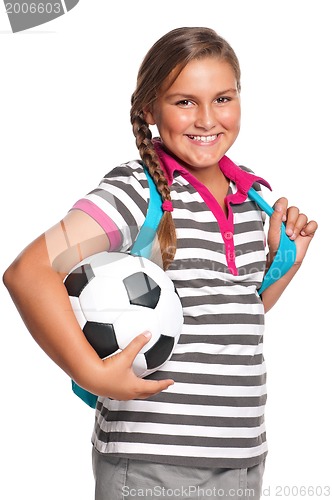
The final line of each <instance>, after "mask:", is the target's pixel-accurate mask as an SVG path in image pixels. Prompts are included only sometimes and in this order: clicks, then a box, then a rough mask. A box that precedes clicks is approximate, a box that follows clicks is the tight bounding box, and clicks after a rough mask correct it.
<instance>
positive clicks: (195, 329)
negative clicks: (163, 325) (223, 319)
mask: <svg viewBox="0 0 332 500" xmlns="http://www.w3.org/2000/svg"><path fill="white" fill-rule="evenodd" d="M263 333H264V325H253V324H250V325H249V324H248V325H247V324H242V323H239V324H236V325H234V324H229V325H222V324H220V325H215V324H212V325H197V324H195V325H183V329H182V332H181V335H185V334H188V335H195V334H197V335H203V334H204V335H206V336H208V335H259V336H261V335H263Z"/></svg>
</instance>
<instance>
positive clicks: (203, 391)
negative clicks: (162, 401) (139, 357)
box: [167, 382, 266, 398]
mask: <svg viewBox="0 0 332 500" xmlns="http://www.w3.org/2000/svg"><path fill="white" fill-rule="evenodd" d="M167 392H171V393H172V394H191V395H194V396H195V395H197V396H219V397H243V398H254V397H260V396H264V395H265V394H266V384H263V385H257V386H256V385H254V386H252V385H250V386H242V385H241V386H228V385H204V384H183V383H182V382H176V384H173V385H171V386H170V387H168V389H167Z"/></svg>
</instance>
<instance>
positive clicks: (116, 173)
mask: <svg viewBox="0 0 332 500" xmlns="http://www.w3.org/2000/svg"><path fill="white" fill-rule="evenodd" d="M135 172H136V173H138V174H142V173H143V172H144V170H143V167H142V166H141V165H140V163H138V162H137V163H135V164H133V163H131V164H130V165H129V164H126V163H124V164H122V165H118V166H117V167H115V168H113V169H112V170H110V172H108V173H107V174H106V175H105V176H104V179H111V178H112V177H129V176H131V175H132V174H133V173H135ZM145 182H146V187H147V185H148V182H147V181H145Z"/></svg>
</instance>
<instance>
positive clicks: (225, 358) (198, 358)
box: [172, 352, 264, 366]
mask: <svg viewBox="0 0 332 500" xmlns="http://www.w3.org/2000/svg"><path fill="white" fill-rule="evenodd" d="M263 360H264V358H263V355H262V354H255V355H254V356H247V355H242V356H235V355H232V354H206V353H203V352H186V353H184V354H173V356H172V361H181V362H183V363H206V364H208V365H209V364H210V365H215V364H218V365H243V366H248V365H250V366H254V365H261V364H262V362H263Z"/></svg>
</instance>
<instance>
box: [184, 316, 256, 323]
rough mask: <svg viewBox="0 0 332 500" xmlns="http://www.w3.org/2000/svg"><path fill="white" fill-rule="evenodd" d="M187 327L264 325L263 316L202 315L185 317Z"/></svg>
mask: <svg viewBox="0 0 332 500" xmlns="http://www.w3.org/2000/svg"><path fill="white" fill-rule="evenodd" d="M184 323H185V325H197V324H199V325H264V315H263V314H241V313H238V314H235V313H234V314H201V315H199V316H195V317H193V316H185V317H184Z"/></svg>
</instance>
